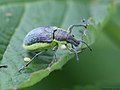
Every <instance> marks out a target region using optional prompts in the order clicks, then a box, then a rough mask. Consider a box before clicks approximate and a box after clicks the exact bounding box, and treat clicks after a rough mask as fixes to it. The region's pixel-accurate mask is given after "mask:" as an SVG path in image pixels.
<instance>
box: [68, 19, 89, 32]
mask: <svg viewBox="0 0 120 90" xmlns="http://www.w3.org/2000/svg"><path fill="white" fill-rule="evenodd" d="M82 22H83V24H73V25H70V26H69V27H68V31H69V33H71V32H72V30H73V28H74V27H84V28H87V27H88V26H89V24H88V23H87V20H86V19H82Z"/></svg>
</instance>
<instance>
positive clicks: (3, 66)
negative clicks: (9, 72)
mask: <svg viewBox="0 0 120 90" xmlns="http://www.w3.org/2000/svg"><path fill="white" fill-rule="evenodd" d="M7 67H8V66H7V65H0V68H7Z"/></svg>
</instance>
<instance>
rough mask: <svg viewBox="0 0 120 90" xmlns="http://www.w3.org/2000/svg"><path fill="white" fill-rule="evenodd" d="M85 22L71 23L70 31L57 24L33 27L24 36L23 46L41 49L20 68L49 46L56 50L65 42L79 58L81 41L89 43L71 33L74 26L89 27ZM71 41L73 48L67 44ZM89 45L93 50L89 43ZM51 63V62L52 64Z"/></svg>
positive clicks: (30, 49) (35, 49) (31, 49)
mask: <svg viewBox="0 0 120 90" xmlns="http://www.w3.org/2000/svg"><path fill="white" fill-rule="evenodd" d="M82 21H83V24H78V25H76V24H74V25H70V26H69V27H68V32H67V31H65V30H64V29H62V28H58V27H56V26H46V27H38V28H36V29H33V30H32V31H30V32H29V33H28V34H27V35H26V36H25V38H24V41H23V48H25V49H26V50H29V51H40V52H39V53H37V54H36V55H35V56H34V57H33V58H32V59H31V60H30V61H29V62H28V63H26V65H25V66H23V67H22V68H20V69H19V71H21V70H22V69H24V68H25V67H27V66H28V65H29V64H30V63H31V62H32V61H33V60H34V58H35V57H37V56H38V55H40V54H41V53H43V52H44V51H45V50H47V49H49V48H53V50H54V51H56V50H57V49H58V44H64V45H65V46H66V47H67V48H68V50H70V51H71V52H73V53H75V55H76V59H77V60H79V58H78V53H79V52H78V51H77V50H76V47H78V45H79V44H80V42H82V43H84V44H85V45H87V44H86V43H85V42H84V41H82V40H81V41H79V40H77V39H76V38H75V37H74V35H73V34H71V32H72V30H73V28H74V27H84V28H87V26H88V25H89V24H88V23H87V22H86V20H85V19H83V20H82ZM68 43H70V44H71V46H72V48H69V47H68V46H67V44H68ZM87 47H88V48H89V49H90V51H91V50H92V49H91V48H90V47H89V46H88V45H87ZM54 61H56V60H53V61H52V62H51V63H53V62H54ZM50 65H51V64H50Z"/></svg>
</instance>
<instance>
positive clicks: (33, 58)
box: [18, 50, 45, 72]
mask: <svg viewBox="0 0 120 90" xmlns="http://www.w3.org/2000/svg"><path fill="white" fill-rule="evenodd" d="M43 52H45V50H44V51H41V52H39V53H37V54H35V55H34V56H33V57H32V59H31V60H30V61H29V62H28V63H26V64H25V66H23V67H22V68H20V69H19V70H18V72H20V71H21V70H23V69H25V68H26V67H27V66H28V65H29V64H30V63H32V62H33V61H34V60H35V58H36V57H37V56H39V55H40V54H42V53H43Z"/></svg>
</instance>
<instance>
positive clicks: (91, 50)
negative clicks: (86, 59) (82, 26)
mask: <svg viewBox="0 0 120 90" xmlns="http://www.w3.org/2000/svg"><path fill="white" fill-rule="evenodd" d="M80 42H82V43H84V44H85V45H86V46H87V47H88V48H89V50H90V51H92V48H91V47H90V46H89V45H88V44H87V43H86V42H84V41H81V40H80Z"/></svg>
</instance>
